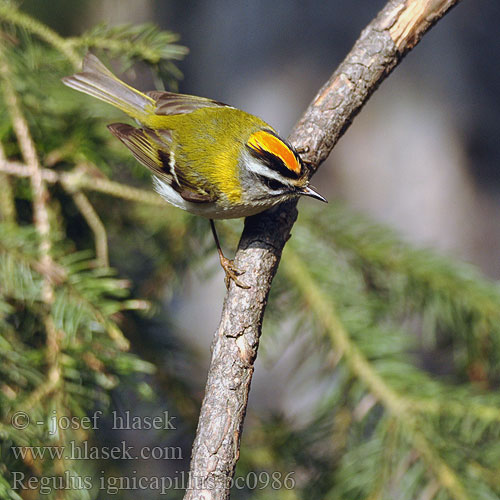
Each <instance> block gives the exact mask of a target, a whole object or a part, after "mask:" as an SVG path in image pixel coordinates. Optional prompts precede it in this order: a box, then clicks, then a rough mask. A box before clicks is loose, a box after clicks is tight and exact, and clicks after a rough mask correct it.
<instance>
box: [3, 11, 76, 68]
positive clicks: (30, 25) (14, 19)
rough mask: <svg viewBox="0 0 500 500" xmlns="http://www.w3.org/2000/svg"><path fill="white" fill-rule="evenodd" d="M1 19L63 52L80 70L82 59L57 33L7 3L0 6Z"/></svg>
mask: <svg viewBox="0 0 500 500" xmlns="http://www.w3.org/2000/svg"><path fill="white" fill-rule="evenodd" d="M0 19H4V20H5V21H8V22H9V23H12V24H15V25H17V26H21V27H22V28H24V29H26V30H27V31H30V32H31V33H33V34H35V35H37V36H39V37H40V38H41V39H42V40H45V41H46V42H47V43H49V44H50V45H52V46H53V47H55V48H56V49H57V50H59V51H60V52H62V53H63V54H64V55H65V56H66V58H67V59H68V60H69V61H70V62H71V64H72V65H73V66H74V67H75V68H79V67H80V64H81V57H80V56H79V55H78V52H76V51H75V50H74V49H73V47H72V46H71V44H70V43H69V42H68V41H67V40H65V39H64V38H62V37H60V36H59V35H58V34H57V33H56V32H55V31H53V30H51V29H50V28H49V27H48V26H46V25H45V24H42V23H40V22H39V21H37V20H36V19H33V18H32V17H30V16H28V15H26V14H23V13H22V12H19V10H17V9H16V8H15V7H14V6H13V5H10V4H9V3H5V4H4V5H2V4H0Z"/></svg>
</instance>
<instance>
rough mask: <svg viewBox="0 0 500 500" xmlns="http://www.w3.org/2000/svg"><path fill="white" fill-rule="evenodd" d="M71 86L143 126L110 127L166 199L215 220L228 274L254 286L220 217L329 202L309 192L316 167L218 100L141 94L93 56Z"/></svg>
mask: <svg viewBox="0 0 500 500" xmlns="http://www.w3.org/2000/svg"><path fill="white" fill-rule="evenodd" d="M63 83H65V84H66V85H67V86H69V87H71V88H73V89H76V90H79V91H81V92H84V93H87V94H89V95H91V96H93V97H96V98H97V99H101V100H102V101H105V102H107V103H109V104H112V105H113V106H115V107H117V108H119V109H120V110H121V111H123V112H125V113H126V114H128V115H129V116H130V117H132V118H134V119H135V121H136V122H137V123H138V124H139V126H140V127H139V128H137V127H133V126H131V125H127V124H125V123H113V124H111V125H108V128H109V130H110V131H111V133H112V134H113V135H114V136H116V137H117V138H118V139H119V140H120V141H121V142H123V144H125V146H127V147H128V148H129V149H130V151H131V152H132V154H133V155H134V156H135V158H136V159H137V160H138V161H139V162H140V163H142V164H143V165H145V166H146V167H147V168H149V169H150V170H151V172H152V173H153V175H154V178H153V182H154V187H155V189H156V191H157V192H158V193H159V194H160V196H162V197H163V198H164V199H165V200H166V201H168V202H169V203H171V204H172V205H175V206H176V207H179V208H182V209H184V210H187V211H188V212H191V213H193V214H196V215H202V216H203V217H206V218H208V219H210V226H211V228H212V232H213V235H214V239H215V244H216V246H217V251H218V253H219V260H220V263H221V266H222V268H223V269H224V271H225V273H226V285H227V286H229V282H230V281H229V280H233V281H234V282H235V284H236V285H238V286H240V287H242V288H249V287H248V286H247V285H245V284H244V283H242V282H241V281H240V280H239V279H238V276H239V275H241V274H243V273H242V272H240V271H239V270H237V269H236V268H235V266H234V264H233V262H232V261H231V260H229V259H227V258H226V257H225V256H224V254H223V253H222V249H221V246H220V243H219V239H218V237H217V232H216V230H215V224H214V219H231V218H237V217H247V216H250V215H254V214H256V213H259V212H261V211H263V210H265V209H267V208H270V207H272V206H274V205H276V204H278V203H281V202H284V201H286V200H290V199H292V198H296V197H298V196H311V197H313V198H317V199H318V200H321V201H324V202H326V200H325V198H323V196H321V195H320V194H318V193H317V192H316V191H315V190H314V189H313V188H312V187H311V186H309V176H310V171H309V168H307V167H306V165H305V163H304V162H303V161H302V160H301V158H300V156H299V154H298V153H297V151H296V150H295V149H294V148H293V147H292V146H291V145H290V144H289V143H288V142H287V141H285V140H283V139H282V138H280V137H279V136H278V134H277V133H276V131H275V130H274V129H273V128H272V127H270V126H269V125H268V124H267V123H266V122H264V121H263V120H261V119H260V118H258V117H256V116H253V115H251V114H249V113H246V112H245V111H241V110H239V109H236V108H234V107H232V106H228V105H226V104H223V103H221V102H218V101H214V100H211V99H206V98H204V97H196V96H191V95H183V94H176V93H173V92H160V91H155V90H154V91H150V92H145V93H142V92H139V91H138V90H136V89H134V88H132V87H130V86H129V85H127V84H126V83H124V82H122V81H121V80H120V79H119V78H117V77H116V76H115V75H114V74H113V73H112V72H111V71H110V70H108V69H107V68H106V66H104V64H102V62H101V61H100V60H99V59H98V58H97V57H96V56H95V55H93V54H90V53H89V54H87V55H86V56H85V59H84V61H83V69H82V72H81V73H76V74H74V75H72V76H68V77H65V78H63Z"/></svg>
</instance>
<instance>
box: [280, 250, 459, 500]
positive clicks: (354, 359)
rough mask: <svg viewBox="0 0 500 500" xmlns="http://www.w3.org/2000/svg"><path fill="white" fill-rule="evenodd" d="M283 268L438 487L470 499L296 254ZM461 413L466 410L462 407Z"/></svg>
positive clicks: (411, 411) (408, 404) (415, 416)
mask: <svg viewBox="0 0 500 500" xmlns="http://www.w3.org/2000/svg"><path fill="white" fill-rule="evenodd" d="M282 266H283V269H284V271H285V274H286V275H287V276H288V278H289V279H290V281H291V282H292V284H293V285H295V287H296V288H297V290H298V291H299V293H300V295H301V298H302V300H303V302H304V303H305V304H306V305H307V306H308V307H309V308H310V310H311V311H312V312H313V314H314V315H315V316H316V319H317V321H318V322H319V323H320V324H321V325H322V327H323V328H324V329H325V331H326V332H327V334H328V336H329V337H330V339H331V342H332V347H333V348H334V349H335V350H336V351H337V352H339V353H340V354H341V355H342V356H343V357H344V358H345V360H346V362H347V364H348V365H349V367H350V369H351V371H352V372H353V373H354V374H355V375H356V377H357V378H359V379H360V380H362V381H363V383H364V384H365V385H366V386H367V387H368V388H369V390H370V392H371V394H373V395H374V396H375V397H376V398H377V400H379V401H380V402H381V403H382V404H383V405H384V407H385V408H386V409H387V410H388V412H389V413H390V414H391V415H392V416H393V417H394V418H395V419H396V420H397V421H398V423H399V424H400V425H401V426H402V428H403V429H405V431H406V433H407V438H408V439H409V440H410V441H411V442H412V444H413V446H414V448H415V449H416V450H417V452H418V453H419V454H420V455H421V456H422V458H423V459H424V460H425V461H426V462H427V465H428V466H429V468H430V469H431V470H432V471H433V473H434V474H435V475H436V479H437V480H438V481H439V483H440V484H441V485H442V486H443V487H445V488H446V489H448V491H449V492H450V494H451V495H452V496H453V498H456V499H459V500H465V499H467V498H468V496H467V495H466V494H465V491H464V488H463V486H462V484H461V481H460V480H459V478H458V476H457V474H456V473H455V472H454V471H453V470H452V469H451V468H450V467H449V466H448V465H447V464H446V462H445V461H443V460H442V459H441V458H440V456H439V454H438V452H437V450H435V449H434V447H433V445H432V443H431V441H430V439H429V438H428V437H427V436H426V435H425V433H424V432H423V431H422V430H421V429H422V428H424V427H425V426H423V425H422V422H419V418H418V417H419V414H418V413H416V412H415V409H414V405H413V401H412V400H411V399H408V398H405V397H404V396H402V395H400V394H397V393H396V392H395V391H394V390H393V389H392V388H391V387H390V385H389V384H387V383H386V381H385V380H384V378H383V377H382V376H380V375H379V374H378V373H377V372H376V371H375V370H374V368H373V365H372V364H371V363H370V362H369V361H368V360H367V359H366V357H365V356H363V354H362V353H361V352H360V350H359V349H358V348H357V347H356V345H355V343H354V342H352V341H351V339H350V338H349V334H348V332H347V331H346V329H345V328H344V326H343V324H342V322H341V320H340V319H339V317H338V316H337V314H336V312H335V309H336V307H335V304H333V303H332V301H331V299H329V298H327V297H325V296H324V295H323V294H322V292H321V290H320V288H319V287H318V284H317V283H316V281H315V280H314V279H313V278H312V276H311V275H310V272H309V270H308V268H307V265H306V263H305V262H304V261H303V260H301V259H300V258H299V257H298V256H297V255H296V254H294V253H293V251H287V255H286V259H285V260H284V262H283V264H282ZM462 410H464V408H463V407H462ZM463 413H465V412H463Z"/></svg>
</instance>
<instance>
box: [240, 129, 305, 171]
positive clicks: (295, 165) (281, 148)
mask: <svg viewBox="0 0 500 500" xmlns="http://www.w3.org/2000/svg"><path fill="white" fill-rule="evenodd" d="M248 145H249V146H251V147H252V148H254V149H259V148H260V149H264V150H265V151H269V152H270V153H272V154H273V155H275V156H277V157H278V158H281V160H282V161H283V163H284V164H285V165H286V166H287V168H289V169H290V170H292V171H293V172H295V173H297V174H300V171H301V167H300V164H299V162H298V160H297V158H296V157H295V155H294V154H293V151H292V150H291V149H290V148H289V147H288V146H287V145H286V144H285V143H284V142H283V141H282V140H281V139H278V138H277V137H276V136H274V135H273V134H270V133H269V132H266V131H265V130H259V131H258V132H254V133H253V134H252V135H251V136H250V139H249V141H248Z"/></svg>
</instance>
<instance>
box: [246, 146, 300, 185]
mask: <svg viewBox="0 0 500 500" xmlns="http://www.w3.org/2000/svg"><path fill="white" fill-rule="evenodd" d="M247 149H248V151H250V154H251V155H252V156H253V157H254V158H257V159H258V160H260V161H262V162H263V163H264V164H265V165H266V166H268V167H269V168H270V169H271V170H275V171H276V172H278V173H279V174H280V175H282V176H283V177H288V178H289V179H298V178H299V177H300V174H299V173H297V172H294V171H293V170H290V169H289V168H288V167H287V166H286V165H285V164H284V163H283V160H282V159H281V158H279V157H278V156H276V155H275V154H273V153H271V152H270V151H267V150H265V149H262V148H259V149H254V148H252V147H251V146H248V145H247Z"/></svg>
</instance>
